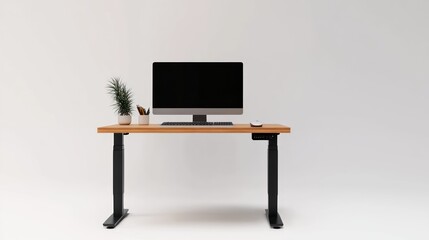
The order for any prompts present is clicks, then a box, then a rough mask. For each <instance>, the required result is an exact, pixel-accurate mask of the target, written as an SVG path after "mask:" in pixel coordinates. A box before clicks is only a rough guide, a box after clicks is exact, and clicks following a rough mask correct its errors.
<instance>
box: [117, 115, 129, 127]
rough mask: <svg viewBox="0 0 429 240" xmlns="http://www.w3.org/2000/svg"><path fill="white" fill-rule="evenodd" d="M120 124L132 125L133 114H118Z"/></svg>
mask: <svg viewBox="0 0 429 240" xmlns="http://www.w3.org/2000/svg"><path fill="white" fill-rule="evenodd" d="M118 123H119V125H130V124H131V115H121V116H118Z"/></svg>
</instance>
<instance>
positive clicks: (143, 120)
mask: <svg viewBox="0 0 429 240" xmlns="http://www.w3.org/2000/svg"><path fill="white" fill-rule="evenodd" d="M139 124H140V125H148V124H149V115H139Z"/></svg>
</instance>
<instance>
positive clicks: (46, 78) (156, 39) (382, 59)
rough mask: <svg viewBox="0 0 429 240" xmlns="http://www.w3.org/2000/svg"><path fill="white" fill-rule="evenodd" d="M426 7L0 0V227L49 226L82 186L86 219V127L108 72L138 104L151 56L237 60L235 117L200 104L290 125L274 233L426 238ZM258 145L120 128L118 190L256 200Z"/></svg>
mask: <svg viewBox="0 0 429 240" xmlns="http://www.w3.org/2000/svg"><path fill="white" fill-rule="evenodd" d="M428 11H429V4H428V2H427V1H418V0H414V1H387V0H386V1H383V0H377V1H352V0H351V1H273V0H272V1H267V0H264V1H249V0H246V1H244V0H242V1H231V0H222V1H215V0H212V1H208V0H207V1H197V0H182V1H173V0H170V1H164V0H158V1H155V0H152V1H119V0H118V1H112V0H110V1H101V0H99V1H53V0H52V1H47V0H40V1H4V0H2V1H0V79H1V80H0V81H1V84H0V86H1V87H0V113H1V115H0V132H1V133H0V192H1V193H0V194H1V197H0V212H2V213H3V214H0V238H1V236H2V234H3V236H4V237H6V238H5V239H12V237H11V236H15V237H17V239H20V238H21V237H22V238H24V235H20V234H23V233H20V234H18V235H13V234H16V231H18V229H19V228H20V227H22V221H25V222H27V221H33V222H35V223H33V224H35V226H34V227H33V228H34V229H33V230H34V231H35V234H36V235H34V236H45V237H46V235H44V234H46V232H48V229H49V228H47V227H46V226H45V227H43V226H41V223H40V224H39V223H38V222H37V216H39V215H40V214H41V213H42V212H44V211H45V210H46V211H50V212H55V211H59V212H60V213H59V214H60V216H61V213H64V211H65V212H66V213H67V214H69V213H70V212H69V211H68V210H67V211H66V210H64V208H67V207H69V208H72V209H73V206H74V205H75V204H77V203H82V202H84V201H85V198H89V199H91V197H90V196H93V195H91V194H98V195H97V196H100V198H99V199H101V200H102V201H101V202H100V201H94V202H97V204H99V205H98V208H96V209H97V210H96V211H97V214H98V215H97V216H96V217H94V219H96V220H98V219H99V222H95V224H98V225H94V226H92V227H94V228H97V229H98V228H101V226H100V225H99V224H101V222H102V221H103V220H104V218H105V217H107V215H108V213H109V212H110V206H111V205H110V204H111V202H110V196H111V185H110V183H111V161H112V160H111V144H112V136H111V135H106V134H96V128H97V127H98V126H103V125H108V124H113V123H115V121H116V118H115V115H114V113H113V111H112V109H111V107H110V106H109V105H110V104H111V100H110V98H109V96H108V95H107V94H106V89H105V86H106V84H107V81H108V80H109V78H111V77H114V76H119V77H121V78H122V79H123V80H124V81H125V82H126V83H127V84H128V86H129V87H131V88H132V90H133V92H134V95H135V100H136V102H137V103H139V104H141V105H144V106H150V105H151V97H152V96H151V63H152V62H153V61H243V62H244V71H245V73H244V75H245V89H244V91H245V96H244V97H245V99H244V103H245V112H244V114H243V115H242V116H225V117H220V116H216V117H214V116H213V117H210V116H209V118H210V119H211V120H231V121H234V122H249V121H251V120H254V119H259V120H262V121H263V122H267V123H269V122H272V123H283V124H286V125H288V126H290V127H291V128H292V134H290V135H288V134H284V135H280V137H279V149H280V152H279V155H280V166H279V167H280V170H279V171H280V179H279V180H280V183H279V187H280V196H279V201H280V202H279V207H280V212H281V214H282V215H283V218H285V219H289V225H287V226H288V230H286V229H284V230H285V231H283V232H281V233H279V234H281V236H282V237H283V236H287V235H288V234H290V236H289V237H291V236H295V238H296V239H302V238H305V237H308V238H309V239H310V238H312V237H313V235H312V234H315V236H318V237H319V238H322V239H323V238H324V237H326V238H327V237H328V236H329V237H330V239H332V238H335V237H336V236H337V237H338V238H340V237H341V238H342V237H343V235H342V234H341V232H340V233H338V232H337V231H338V228H341V229H345V230H344V231H346V232H347V231H348V232H350V231H353V230H358V229H359V230H360V235H359V234H358V235H356V236H355V237H357V238H362V237H364V238H366V239H370V238H371V237H376V236H384V237H386V236H388V237H389V239H393V238H395V237H397V238H398V239H404V238H405V236H406V237H407V238H410V237H411V238H412V237H413V236H420V237H421V236H422V234H426V237H428V233H427V231H425V230H424V229H425V226H427V224H428V223H429V222H428V220H427V218H426V217H424V216H425V215H424V214H423V213H424V212H426V215H427V212H428V210H429V208H428V206H427V204H426V202H427V201H428V200H429V193H428V192H429V187H428V185H427V182H428V181H429V175H428V174H427V172H428V168H429V163H428V162H427V160H428V159H429V153H428V151H427V146H428V143H429V126H428V124H427V123H428V122H429V111H428V96H429V81H428V79H429V68H428V66H429V60H428V56H429V45H428V42H429V30H428V29H429V28H428V21H429V17H428V16H429V15H428V14H427V13H428ZM189 119H190V117H189V116H180V117H174V116H152V118H151V121H152V122H161V121H168V120H189ZM136 120H137V119H136V116H135V117H134V121H136ZM266 147H267V146H266V143H264V142H252V141H251V139H250V136H249V135H155V134H148V135H130V136H127V137H126V195H127V197H128V199H129V200H128V202H127V203H126V204H128V206H129V207H130V208H131V210H133V208H134V209H136V208H138V206H139V205H141V204H143V203H142V202H144V201H145V200H147V199H153V200H154V201H155V202H156V201H164V200H165V202H166V205H168V204H169V203H170V204H171V202H174V201H177V200H178V199H182V200H184V199H185V200H186V199H187V198H189V197H190V196H193V197H192V199H202V200H201V202H202V203H203V202H204V201H208V199H211V200H212V201H213V202H217V203H220V202H222V203H228V202H229V201H233V200H234V199H237V200H236V201H237V202H238V203H239V202H245V201H246V200H247V199H250V200H248V201H251V202H252V203H255V205H258V204H259V205H258V206H260V207H261V208H263V207H265V201H266V182H265V181H266ZM237 189H238V190H239V191H238V192H234V191H236V190H237ZM52 193H59V194H63V195H64V196H70V198H68V197H67V198H66V197H65V200H64V203H63V204H62V205H59V206H58V209H49V208H48V209H38V208H37V207H34V206H33V204H34V202H44V203H46V204H47V206H49V204H50V203H52V204H53V203H54V202H57V203H58V202H59V201H60V200H58V199H55V198H53V197H52V196H51V195H49V194H52ZM195 193H197V194H195ZM79 194H80V195H79ZM191 194H194V195H191ZM48 196H49V197H48ZM79 196H80V197H79ZM138 196H141V198H139V197H138ZM133 197H135V198H133ZM130 199H131V200H130ZM132 199H136V200H135V202H133V200H132ZM174 199H176V200H174ZM185 200H184V201H185ZM67 201H69V202H67ZM80 201H82V202H80ZM196 201H197V200H196ZM201 202H200V203H201ZM48 203H49V204H48ZM130 205H131V206H130ZM11 206H14V207H13V209H12V207H11ZM18 206H19V207H18ZM15 207H17V208H19V209H20V210H19V209H16V208H15ZM87 207H88V209H93V207H94V206H91V205H88V206H87ZM94 208H95V207H94ZM60 209H62V210H60ZM70 211H74V212H75V214H76V216H75V215H73V217H75V218H77V216H79V214H82V215H84V213H81V212H80V211H79V208H74V209H73V210H70ZM94 211H95V210H94ZM282 211H283V212H282ZM134 212H138V210H134ZM64 214H65V213H64ZM67 214H65V215H63V216H62V217H61V218H62V220H61V221H66V222H67V221H70V222H68V224H71V222H72V221H71V220H67V219H68V217H70V215H67ZM100 214H101V216H100ZM104 214H105V215H106V216H104ZM321 216H323V217H321ZM73 219H74V218H73ZM130 219H131V218H130ZM314 219H317V221H316V222H311V221H312V220H314ZM128 220H129V219H128ZM129 221H132V220H129ZM314 221H315V220H314ZM73 222H74V221H73ZM286 223H287V224H288V221H287V220H286ZM38 224H39V225H38ZM74 224H75V225H74V226H75V227H76V228H79V227H82V226H80V225H79V223H74ZM380 224H381V225H380ZM383 224H384V225H383ZM308 226H313V227H314V228H313V229H311V230H309V229H307V227H308ZM88 228H90V227H88ZM36 229H38V230H36ZM294 229H295V230H294ZM297 229H298V230H297ZM102 230H104V229H102ZM389 231H390V232H389ZM103 234H106V233H103ZM294 234H295V235H294ZM413 234H415V235H413ZM48 236H50V235H48ZM95 236H96V235H95ZM279 236H280V235H279ZM52 237H53V235H52ZM104 237H106V236H104ZM349 237H350V236H349ZM352 237H353V236H352ZM349 239H350V238H349Z"/></svg>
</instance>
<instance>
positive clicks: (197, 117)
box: [192, 115, 207, 122]
mask: <svg viewBox="0 0 429 240" xmlns="http://www.w3.org/2000/svg"><path fill="white" fill-rule="evenodd" d="M192 121H193V122H207V115H192Z"/></svg>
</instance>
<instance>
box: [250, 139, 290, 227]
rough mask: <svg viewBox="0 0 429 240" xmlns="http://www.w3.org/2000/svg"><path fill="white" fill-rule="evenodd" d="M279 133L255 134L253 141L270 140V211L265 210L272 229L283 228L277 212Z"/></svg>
mask: <svg viewBox="0 0 429 240" xmlns="http://www.w3.org/2000/svg"><path fill="white" fill-rule="evenodd" d="M277 135H278V134H277V133H275V134H270V133H253V134H252V139H253V140H268V209H266V210H265V214H266V216H267V219H268V221H269V222H270V226H271V227H272V228H281V227H283V222H282V219H281V218H280V215H279V213H278V212H277V193H278V149H277Z"/></svg>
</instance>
